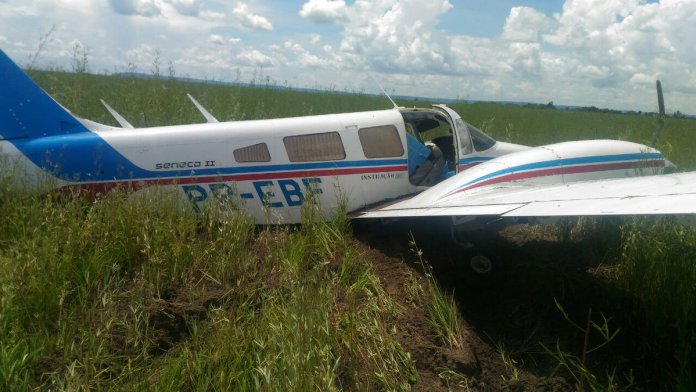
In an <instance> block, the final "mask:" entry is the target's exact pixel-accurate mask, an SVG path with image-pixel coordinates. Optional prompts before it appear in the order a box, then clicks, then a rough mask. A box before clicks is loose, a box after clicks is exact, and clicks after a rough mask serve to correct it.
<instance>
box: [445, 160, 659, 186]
mask: <svg viewBox="0 0 696 392" xmlns="http://www.w3.org/2000/svg"><path fill="white" fill-rule="evenodd" d="M655 159H662V154H660V153H637V154H636V153H634V154H616V155H600V156H589V157H578V158H563V159H554V160H550V161H542V162H534V163H527V164H524V165H519V166H514V167H510V168H507V169H502V170H498V171H495V172H493V173H489V174H486V175H484V176H481V177H478V178H476V179H474V180H471V181H469V182H467V183H466V184H463V185H461V186H460V187H458V188H457V189H455V191H456V190H459V189H461V188H465V187H467V186H469V185H472V184H475V183H477V182H481V181H485V180H488V179H490V178H494V177H498V176H502V175H505V174H510V173H514V172H522V171H528V170H529V171H531V170H540V169H549V168H552V167H562V166H573V165H586V164H597V163H609V162H621V161H638V160H655ZM453 192H454V191H453ZM453 192H450V193H453Z"/></svg>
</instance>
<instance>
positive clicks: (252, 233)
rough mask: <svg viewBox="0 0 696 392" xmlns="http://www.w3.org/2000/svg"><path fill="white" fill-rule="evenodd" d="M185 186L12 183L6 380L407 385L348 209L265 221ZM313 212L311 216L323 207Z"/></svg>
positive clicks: (0, 313)
mask: <svg viewBox="0 0 696 392" xmlns="http://www.w3.org/2000/svg"><path fill="white" fill-rule="evenodd" d="M209 207H210V208H206V209H203V211H202V212H201V214H199V215H194V214H193V213H191V212H189V210H187V209H181V208H179V194H178V193H171V192H167V191H155V190H153V191H151V192H149V193H148V194H146V195H142V196H139V197H131V196H128V195H126V194H122V193H118V192H115V193H111V194H109V195H108V196H106V197H105V198H103V199H100V200H97V201H88V200H85V199H83V198H81V197H74V196H72V195H61V196H52V195H43V196H32V195H24V194H18V193H17V192H14V191H12V187H2V193H1V194H0V213H1V214H2V216H3V217H4V218H3V219H4V223H5V224H3V225H1V226H0V289H1V290H2V291H1V292H0V294H1V295H0V389H1V390H31V389H34V388H41V389H48V388H51V389H61V390H62V389H70V390H74V389H108V390H182V389H195V390H230V389H272V390H308V389H318V390H336V389H343V388H357V389H399V390H400V389H408V388H409V384H410V383H413V382H414V381H415V380H416V379H417V374H416V371H415V367H414V364H413V361H412V360H411V358H410V356H409V354H408V353H406V352H405V351H404V350H403V348H402V347H401V345H400V344H399V343H398V341H397V340H396V338H395V333H394V329H395V328H396V325H395V320H396V315H397V312H398V311H399V309H398V306H397V305H396V304H395V302H394V301H393V300H392V299H391V298H390V297H389V296H388V295H387V294H386V293H385V291H384V289H383V288H382V285H381V282H380V280H379V278H378V277H377V276H376V275H375V273H374V271H373V270H372V268H371V266H370V265H369V264H368V263H367V262H366V261H364V260H363V259H362V257H361V254H360V251H359V250H358V247H356V246H355V243H354V240H353V239H352V238H350V236H348V235H347V234H348V233H347V231H346V230H347V223H346V222H347V221H346V220H345V215H343V216H341V215H339V217H340V218H338V219H335V220H333V221H329V222H323V221H318V220H310V219H308V220H306V221H305V224H304V225H303V226H302V227H301V228H299V229H292V228H274V229H270V228H269V229H263V230H261V231H258V230H259V229H257V228H256V227H255V226H254V224H253V221H252V220H250V219H248V218H247V217H245V216H244V215H241V214H239V213H238V212H236V211H230V210H226V209H223V208H222V207H218V206H213V205H211V206H209ZM310 216H311V215H310Z"/></svg>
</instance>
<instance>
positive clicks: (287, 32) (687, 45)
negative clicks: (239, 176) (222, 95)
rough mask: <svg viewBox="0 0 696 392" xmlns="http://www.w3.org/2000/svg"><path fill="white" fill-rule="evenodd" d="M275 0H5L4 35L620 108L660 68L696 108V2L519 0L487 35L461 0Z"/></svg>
mask: <svg viewBox="0 0 696 392" xmlns="http://www.w3.org/2000/svg"><path fill="white" fill-rule="evenodd" d="M272 1H280V0H243V2H237V1H234V2H229V1H224V0H205V1H204V0H106V1H105V0H101V2H95V1H94V0H32V1H31V2H27V1H24V0H0V26H2V29H1V30H2V31H1V34H2V36H0V44H1V45H3V46H4V47H3V49H4V50H6V51H7V52H8V54H10V55H11V56H12V58H13V59H16V60H19V61H20V62H21V61H27V59H31V58H32V55H33V53H35V52H36V49H37V47H38V42H39V39H40V38H39V37H40V36H41V34H42V33H45V32H46V31H48V28H47V27H46V26H51V25H52V24H53V23H54V22H53V21H55V20H57V21H60V23H58V24H57V26H56V31H55V32H54V33H53V34H52V36H51V37H50V39H48V41H47V43H46V45H45V46H44V48H43V50H42V51H41V54H40V57H39V60H38V61H39V63H40V64H45V65H51V66H60V67H63V68H65V69H69V68H70V59H71V58H70V48H71V43H75V42H78V41H79V42H80V43H82V44H84V46H85V47H86V48H89V50H90V51H91V52H90V53H91V54H90V59H89V60H90V69H91V70H92V71H96V72H101V71H103V70H107V71H113V70H122V69H123V68H125V67H126V66H127V65H128V64H129V63H130V64H132V65H136V66H137V67H138V69H140V70H142V71H145V72H147V71H148V70H149V69H150V68H151V67H152V61H153V59H154V56H155V55H157V51H158V50H159V52H160V56H161V60H162V62H163V63H164V64H166V63H167V62H168V61H169V60H171V61H172V62H173V63H174V64H175V66H176V71H177V74H178V75H190V76H193V77H210V78H215V79H218V80H220V79H223V80H235V79H236V77H235V75H231V74H232V73H234V72H235V70H236V69H239V70H240V71H239V72H240V73H242V74H243V76H242V78H241V79H242V80H249V78H248V75H250V74H251V73H252V72H253V70H254V69H255V68H257V67H263V70H264V73H265V75H270V76H271V77H272V78H275V79H279V80H286V79H287V80H288V81H289V83H290V84H292V85H298V86H312V85H315V84H316V85H324V86H326V85H332V84H334V83H336V81H337V80H339V81H341V82H339V83H345V84H347V85H348V88H350V89H356V90H362V89H364V90H365V91H376V90H377V88H376V87H375V85H374V83H372V82H370V81H369V80H368V79H367V78H366V77H365V75H366V74H368V73H370V74H373V75H376V77H377V78H378V79H379V80H380V81H381V82H382V83H383V84H384V85H385V87H386V88H387V89H388V90H389V91H390V92H391V91H396V92H397V93H401V94H408V95H422V96H432V97H466V98H471V99H491V100H522V101H535V102H542V103H545V102H548V101H554V102H556V103H558V104H579V105H595V106H605V107H618V108H640V109H653V108H654V79H655V78H660V79H662V81H663V84H664V86H665V93H666V99H667V105H668V107H670V108H672V110H681V111H682V112H686V113H696V107H694V102H696V69H695V68H694V66H693V65H694V64H696V51H694V50H693V48H692V46H693V44H692V43H693V37H696V0H661V1H660V2H658V3H656V2H650V3H648V2H646V1H645V0H620V1H619V0H602V1H599V0H582V1H581V0H566V1H565V3H564V6H563V9H562V10H560V11H559V12H558V13H557V14H554V15H549V14H546V15H545V14H543V13H542V12H540V11H539V10H536V9H534V8H531V7H514V8H512V9H510V11H509V14H508V16H507V19H506V20H505V24H504V26H503V27H502V29H501V30H499V31H498V32H495V33H493V34H492V35H490V36H488V37H475V36H467V35H457V34H454V33H451V32H447V31H445V30H443V29H444V28H445V26H446V25H443V22H444V18H443V16H444V15H446V14H447V13H448V12H450V10H452V7H453V4H454V6H456V7H461V5H460V4H461V3H460V2H454V1H451V0H450V1H447V0H434V1H431V2H423V1H422V0H354V1H347V0H343V1H342V0H334V1H329V0H305V1H303V2H301V3H300V4H302V5H301V6H296V7H295V8H294V9H293V10H292V12H287V9H288V8H287V7H286V6H285V5H286V4H284V5H283V7H273V6H272ZM561 1H562V0H561ZM100 4H101V6H99V5H100ZM103 5H107V6H108V7H104V6H103ZM114 12H119V13H120V14H121V15H119V17H114ZM298 13H299V14H298ZM281 14H282V15H281ZM262 15H263V16H262ZM49 16H50V18H49ZM271 20H273V21H274V22H275V24H277V25H278V26H274V23H271ZM276 20H277V21H276ZM317 22H329V23H333V25H332V26H320V27H319V30H317V28H318V26H316V25H315V24H314V23H317ZM280 26H282V27H280ZM274 29H277V30H278V31H281V32H282V34H280V33H279V34H273V35H272V34H266V33H265V32H266V31H271V30H274ZM234 30H239V31H237V32H236V33H235V32H234ZM319 34H321V35H319ZM240 38H243V39H240ZM339 88H341V86H339Z"/></svg>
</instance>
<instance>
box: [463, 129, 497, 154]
mask: <svg viewBox="0 0 696 392" xmlns="http://www.w3.org/2000/svg"><path fill="white" fill-rule="evenodd" d="M466 128H467V129H468V130H469V134H470V135H471V141H472V142H473V143H474V149H475V150H476V151H486V150H488V149H489V148H491V147H493V145H494V144H495V139H493V138H492V137H490V136H488V135H486V134H485V133H483V131H481V130H480V129H478V128H476V127H475V126H473V125H471V124H466Z"/></svg>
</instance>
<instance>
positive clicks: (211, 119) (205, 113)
mask: <svg viewBox="0 0 696 392" xmlns="http://www.w3.org/2000/svg"><path fill="white" fill-rule="evenodd" d="M186 96H187V97H189V99H190V100H191V102H193V104H194V105H195V106H196V109H198V111H199V112H201V114H202V115H203V117H205V121H207V122H209V123H216V122H219V121H218V120H217V118H215V117H214V116H213V115H212V114H210V112H209V111H207V110H205V108H204V107H203V105H201V104H200V103H198V101H196V100H195V99H194V98H193V97H192V96H191V94H186Z"/></svg>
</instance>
